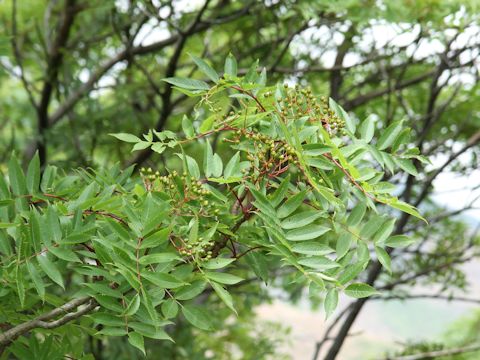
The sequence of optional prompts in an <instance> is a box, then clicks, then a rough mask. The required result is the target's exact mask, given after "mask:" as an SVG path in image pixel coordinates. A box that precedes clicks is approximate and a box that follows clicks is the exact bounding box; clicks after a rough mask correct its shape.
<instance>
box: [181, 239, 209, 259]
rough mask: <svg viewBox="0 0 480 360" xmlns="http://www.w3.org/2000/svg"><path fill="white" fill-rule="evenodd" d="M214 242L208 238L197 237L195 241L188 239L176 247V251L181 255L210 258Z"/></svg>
mask: <svg viewBox="0 0 480 360" xmlns="http://www.w3.org/2000/svg"><path fill="white" fill-rule="evenodd" d="M214 244H215V242H214V241H213V240H212V239H210V240H208V241H207V240H204V239H203V238H202V237H199V238H198V239H197V240H195V241H189V242H188V243H186V244H185V245H184V246H182V247H180V248H178V252H179V254H180V255H183V256H192V257H195V258H196V259H199V260H210V259H211V258H212V250H210V249H211V248H212V247H213V246H214Z"/></svg>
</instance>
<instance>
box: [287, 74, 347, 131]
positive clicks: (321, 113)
mask: <svg viewBox="0 0 480 360" xmlns="http://www.w3.org/2000/svg"><path fill="white" fill-rule="evenodd" d="M284 87H285V90H286V97H285V98H284V100H283V103H282V104H281V105H280V110H281V114H282V116H283V117H285V118H287V117H290V116H291V117H293V118H300V117H303V116H308V117H309V121H310V122H312V123H313V122H319V121H320V122H321V124H322V126H323V127H324V128H325V129H326V130H327V131H329V132H330V133H331V134H335V133H338V132H342V130H343V129H344V127H345V122H344V121H343V120H342V119H340V118H339V117H338V116H337V114H336V113H335V112H334V111H333V110H332V109H331V108H330V107H329V105H328V100H327V98H326V97H321V98H320V101H319V100H318V99H317V97H315V96H314V95H313V93H312V90H311V89H310V88H309V87H307V88H303V89H302V88H301V87H300V85H298V84H297V85H295V86H294V87H293V88H290V87H289V86H288V84H285V85H284Z"/></svg>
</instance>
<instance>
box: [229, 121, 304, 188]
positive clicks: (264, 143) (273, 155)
mask: <svg viewBox="0 0 480 360" xmlns="http://www.w3.org/2000/svg"><path fill="white" fill-rule="evenodd" d="M241 139H246V140H250V141H251V142H252V145H253V148H254V149H255V152H249V153H248V154H247V156H246V157H247V160H249V161H250V162H251V164H252V168H255V169H256V170H258V171H257V172H255V171H251V170H248V169H243V170H242V172H243V173H244V174H248V173H250V174H251V176H253V177H257V176H258V175H259V174H260V175H265V174H267V173H270V174H275V173H276V172H278V171H280V169H282V168H284V167H285V166H286V165H287V164H289V163H294V164H297V165H298V159H297V153H296V150H295V149H294V148H293V147H292V146H291V145H289V144H287V143H286V142H285V141H283V140H281V139H274V138H272V137H270V136H268V135H266V134H262V133H259V132H255V131H253V130H252V129H245V128H241V129H237V130H235V132H234V137H233V142H234V143H240V141H241ZM250 180H254V179H250Z"/></svg>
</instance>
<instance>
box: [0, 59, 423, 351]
mask: <svg viewBox="0 0 480 360" xmlns="http://www.w3.org/2000/svg"><path fill="white" fill-rule="evenodd" d="M193 61H194V62H195V63H196V64H197V65H198V67H199V68H200V69H201V70H202V72H204V73H205V75H206V76H207V77H208V78H209V79H210V80H211V81H212V82H213V83H214V85H213V86H212V87H210V86H209V85H208V84H207V83H206V82H204V81H201V80H195V79H188V78H180V77H172V78H166V79H165V81H166V82H168V83H170V84H172V85H174V86H175V88H177V89H179V90H181V92H183V93H185V94H187V95H188V96H192V97H197V96H201V100H200V102H199V103H198V107H197V112H198V113H199V114H201V115H199V116H198V117H197V118H196V119H195V123H199V124H198V125H197V126H194V124H193V123H192V121H191V120H190V119H189V118H188V117H184V118H183V120H182V131H183V135H184V137H185V138H184V139H180V138H179V136H178V135H177V134H175V133H173V132H172V131H169V130H166V131H163V132H157V131H150V132H148V134H146V135H145V136H144V139H143V140H142V139H140V138H137V137H136V136H135V135H130V134H126V133H117V134H113V135H114V136H115V137H117V138H118V139H120V140H123V141H126V142H130V143H134V144H135V145H134V146H133V150H144V149H146V148H148V147H151V149H152V150H153V151H155V152H156V153H159V154H162V155H163V154H165V158H166V159H174V158H175V157H176V156H178V158H179V159H180V161H171V165H169V164H168V162H167V165H166V169H165V170H166V173H164V174H160V172H159V171H155V172H154V171H153V170H152V169H151V168H148V169H142V171H141V174H142V179H143V186H142V185H140V184H139V183H138V182H137V181H135V180H134V179H132V178H131V177H130V176H131V173H132V170H133V167H130V168H129V169H128V170H127V171H125V172H122V171H119V169H118V166H117V167H116V168H112V169H109V170H107V171H97V172H93V173H91V172H88V171H81V172H80V173H79V174H78V175H77V176H74V175H70V176H67V177H64V176H61V177H56V176H55V174H54V172H55V170H54V168H53V167H50V166H49V167H47V168H46V169H45V171H44V173H43V175H42V176H41V177H40V156H37V155H36V156H35V157H34V158H33V160H32V161H31V162H30V165H29V167H28V170H27V175H26V176H24V175H23V172H22V169H21V167H20V165H19V164H18V162H17V161H16V159H15V158H12V159H11V161H10V163H9V182H8V184H7V182H6V181H5V180H3V184H2V193H3V194H2V202H3V205H4V207H5V209H4V210H3V215H2V217H3V219H2V220H3V221H4V222H3V225H2V228H5V229H6V231H5V232H4V233H2V234H3V235H2V237H3V239H2V253H3V259H2V263H3V264H4V266H3V269H2V271H3V274H4V276H3V282H4V296H3V297H2V299H3V305H4V307H5V308H7V307H8V308H10V310H9V311H8V312H7V316H6V317H5V323H6V324H8V325H7V326H8V329H7V330H6V331H5V332H3V333H2V335H1V338H0V344H1V345H2V346H3V347H4V348H5V347H6V348H7V350H8V349H9V348H8V346H9V345H10V344H12V343H13V342H14V341H15V340H17V339H19V337H21V336H23V335H26V334H28V333H30V332H32V331H36V330H37V329H55V328H57V327H59V326H63V325H65V324H67V323H68V322H70V321H71V320H75V319H78V318H80V317H82V316H84V315H86V314H89V313H90V312H92V311H94V310H96V311H95V312H94V313H93V314H90V315H89V322H90V328H94V326H95V325H101V326H102V329H101V330H100V331H99V332H98V333H97V335H100V336H102V335H105V336H128V341H129V342H130V344H132V345H133V346H135V347H137V348H138V349H140V350H141V351H142V352H143V354H144V355H145V354H146V351H145V347H144V337H149V338H152V339H158V340H162V339H163V340H169V339H170V340H172V339H171V337H170V335H168V333H167V332H166V331H165V330H164V328H165V326H166V325H168V324H172V326H174V325H173V324H174V323H172V322H171V321H170V320H169V319H174V318H176V317H177V314H178V313H179V312H181V314H182V316H183V317H184V318H185V320H186V321H188V322H189V323H190V324H191V325H193V326H195V327H197V328H199V329H202V330H207V331H208V330H213V329H214V322H212V321H211V319H210V318H209V316H208V311H209V309H208V308H206V307H204V306H199V305H198V304H196V302H198V298H199V297H200V296H202V294H205V292H207V293H208V292H213V293H215V294H216V296H218V298H219V299H221V300H222V301H223V303H224V304H225V305H226V307H227V308H228V309H230V310H231V311H232V312H234V313H236V309H235V305H234V302H233V299H232V296H231V294H230V292H229V286H234V285H236V284H240V283H241V282H244V281H246V280H245V279H244V278H242V277H240V276H238V275H237V274H234V273H232V272H236V270H238V269H241V268H242V267H243V268H246V270H247V271H246V273H247V274H248V273H249V272H253V273H255V274H256V277H254V280H255V279H262V280H263V281H265V282H267V283H268V282H270V281H271V279H270V278H271V275H269V274H270V273H273V272H275V271H279V270H280V268H283V270H284V271H285V272H286V273H288V274H289V275H290V276H292V277H294V278H296V279H297V282H298V283H303V284H304V285H303V286H308V287H310V291H311V292H312V293H313V294H318V293H322V292H324V291H326V298H325V305H324V306H325V311H326V312H327V314H330V313H331V312H333V310H334V309H335V308H336V306H337V302H338V292H339V291H340V290H344V291H345V293H346V294H347V295H349V296H351V297H354V298H365V297H368V296H370V295H373V294H375V289H374V288H372V287H371V286H369V285H368V284H363V283H359V282H356V281H354V280H355V279H356V277H357V276H358V274H359V273H360V272H362V271H363V270H364V269H365V268H366V266H367V265H368V263H369V260H370V254H369V250H368V246H369V243H370V242H371V241H369V239H370V238H372V239H373V246H374V249H375V252H376V254H377V257H378V259H379V260H380V261H381V263H382V264H383V265H384V266H385V267H387V269H388V270H389V271H391V269H390V258H389V255H388V251H387V250H386V248H387V247H398V246H405V245H407V244H409V242H410V239H409V238H408V237H406V236H394V237H390V235H391V233H392V231H393V229H394V225H395V218H393V217H392V216H388V214H384V215H380V214H378V213H377V209H376V203H377V204H381V205H388V206H390V207H391V208H393V209H398V210H401V211H403V212H405V213H407V214H410V215H413V216H415V217H417V218H419V219H422V217H421V216H420V215H419V214H418V212H417V211H416V210H415V208H414V207H412V206H410V205H408V204H407V203H404V202H401V201H399V200H398V199H397V198H396V197H394V196H392V195H391V194H390V193H391V191H392V190H393V189H394V188H393V187H392V186H390V184H389V183H387V182H384V181H381V179H382V177H383V175H384V171H378V170H376V169H375V166H374V165H373V166H372V162H371V161H370V160H369V156H370V157H373V158H375V159H379V161H380V162H379V166H381V167H382V168H386V169H388V167H387V166H386V165H385V164H386V162H389V163H390V164H395V163H398V162H402V163H404V164H410V165H409V166H410V167H413V163H412V160H411V159H419V160H421V161H426V160H424V159H423V158H422V157H421V156H419V155H416V154H417V152H416V150H415V149H408V148H406V147H405V146H404V144H402V137H401V136H400V134H401V132H402V122H396V123H393V124H391V125H390V126H389V127H388V128H387V129H386V130H385V132H384V133H383V134H382V136H380V137H379V139H378V141H377V142H376V144H375V145H373V144H371V140H372V138H373V137H374V133H375V127H374V122H373V121H372V120H371V119H370V118H369V119H367V120H365V121H364V122H363V123H362V124H361V126H360V127H359V129H358V131H356V125H355V122H354V121H353V120H352V119H351V118H350V117H349V116H348V115H347V114H346V113H345V111H344V110H343V109H342V108H341V107H340V106H339V105H337V104H336V103H335V102H334V101H333V100H331V99H330V103H327V100H326V99H323V100H319V99H317V98H316V97H315V96H314V95H313V94H312V92H311V90H310V89H309V88H306V89H301V88H300V87H299V86H295V88H293V89H290V88H289V87H288V85H285V86H280V85H279V86H276V87H267V86H266V85H265V84H266V72H265V71H262V72H261V73H260V74H258V73H257V66H256V65H253V66H252V68H251V69H250V70H249V71H248V73H247V74H246V75H245V76H244V77H238V76H237V62H236V60H235V58H234V57H233V56H229V57H227V59H226V61H225V70H224V74H223V76H222V78H220V76H219V75H218V73H217V72H216V71H215V70H214V69H213V68H211V67H210V66H209V65H208V64H207V63H206V62H205V61H204V60H202V59H200V58H197V57H193ZM231 99H234V101H233V102H232V101H231ZM230 109H231V110H230ZM355 133H358V134H359V137H356V136H355ZM210 139H215V141H216V142H217V144H218V142H223V143H225V145H224V147H226V148H225V149H223V150H222V153H224V154H229V153H230V154H231V156H230V160H229V161H228V162H227V163H226V164H225V166H224V165H223V160H222V158H221V157H220V155H219V154H218V153H216V152H214V151H213V149H212V144H211V143H212V142H213V140H210ZM347 139H348V140H347ZM191 143H193V146H194V147H193V149H194V150H195V153H198V150H197V149H198V147H199V146H201V147H202V148H203V153H204V156H203V161H202V168H203V171H200V167H199V165H198V163H197V160H196V159H195V158H194V157H192V156H190V155H188V153H189V152H190V151H188V150H189V149H192V147H191V146H190V144H191ZM227 144H230V145H227ZM218 147H220V146H218ZM387 150H389V151H388V152H387ZM191 155H194V153H193V152H192V153H191ZM167 161H168V160H167ZM392 170H393V169H392ZM40 178H41V180H40ZM351 206H353V210H349V208H350V207H351ZM363 219H365V220H363ZM334 252H335V255H334V256H333V257H332V256H327V255H328V254H332V253H334ZM226 253H228V257H227V256H225V255H226ZM216 270H220V271H216ZM66 276H68V278H69V279H70V280H68V284H67V285H66V284H65V280H64V278H65V277H66ZM57 287H59V288H61V289H62V291H60V290H59V289H55V288H57ZM82 288H83V289H82ZM46 289H49V290H50V291H51V292H52V293H50V294H47V293H46ZM72 293H73V294H76V295H75V296H74V299H73V300H69V301H67V302H65V304H62V305H61V306H58V302H59V301H60V299H65V298H67V299H68V298H69V297H71V295H69V294H72ZM65 300H66V299H65ZM187 300H191V301H187ZM17 301H18V302H17ZM184 301H186V302H184ZM15 303H17V304H18V305H17V306H15V305H14V304H15ZM160 309H161V312H160ZM24 310H29V312H33V313H34V315H33V316H29V317H27V319H22V320H21V321H20V322H19V321H18V318H19V312H21V311H24ZM210 311H211V310H210ZM65 313H66V314H65ZM8 314H9V315H8ZM57 317H58V319H56V318H57ZM84 326H85V327H88V326H89V325H88V323H85V324H84ZM84 332H86V331H85V330H84ZM81 335H84V334H81ZM70 336H71V335H70V333H69V332H66V333H64V335H63V337H62V336H57V339H56V340H57V341H59V342H60V343H61V344H62V346H61V347H58V348H55V347H54V346H52V347H51V348H50V350H51V351H52V352H55V353H57V354H58V353H59V354H62V353H63V354H68V355H70V354H71V356H73V357H75V358H77V357H80V356H82V355H83V349H81V350H82V352H79V351H78V349H75V348H74V347H71V348H69V347H66V346H65V345H64V344H65V342H66V341H65V340H66V339H65V337H70ZM52 341H53V340H52ZM21 344H22V339H21V338H20V339H19V341H18V342H16V343H15V345H16V346H14V347H13V350H12V351H13V352H14V353H16V354H17V356H18V354H25V353H27V352H28V350H27V349H25V348H23V347H22V345H21ZM29 350H30V353H31V354H32V355H33V357H37V356H38V353H37V352H35V349H33V348H32V346H30V349H29ZM15 351H16V352H15ZM41 351H43V350H41Z"/></svg>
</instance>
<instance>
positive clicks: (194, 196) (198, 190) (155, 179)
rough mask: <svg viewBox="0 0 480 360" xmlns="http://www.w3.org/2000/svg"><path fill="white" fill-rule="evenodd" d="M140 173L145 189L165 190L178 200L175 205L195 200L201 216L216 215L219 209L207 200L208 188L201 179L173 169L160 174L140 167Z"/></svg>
mask: <svg viewBox="0 0 480 360" xmlns="http://www.w3.org/2000/svg"><path fill="white" fill-rule="evenodd" d="M140 174H141V175H142V177H143V179H144V183H145V186H146V188H147V189H151V190H159V191H167V192H168V193H169V194H170V196H171V197H172V199H175V200H178V202H177V203H176V205H182V204H185V203H190V202H195V204H194V205H199V206H200V207H201V209H200V214H201V215H202V216H208V215H218V213H219V209H218V208H217V207H215V206H214V204H213V203H211V202H210V201H209V200H208V196H209V195H210V193H211V192H210V190H208V189H206V188H205V187H204V184H203V182H202V181H200V180H198V179H196V178H195V177H193V176H191V177H189V176H188V174H187V172H183V173H182V174H179V173H178V172H177V171H176V170H173V171H172V172H171V173H170V174H168V175H164V176H162V175H160V173H159V172H158V171H155V172H154V171H153V170H152V169H151V168H147V169H145V168H142V169H140ZM180 191H181V192H180ZM178 210H180V209H178Z"/></svg>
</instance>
